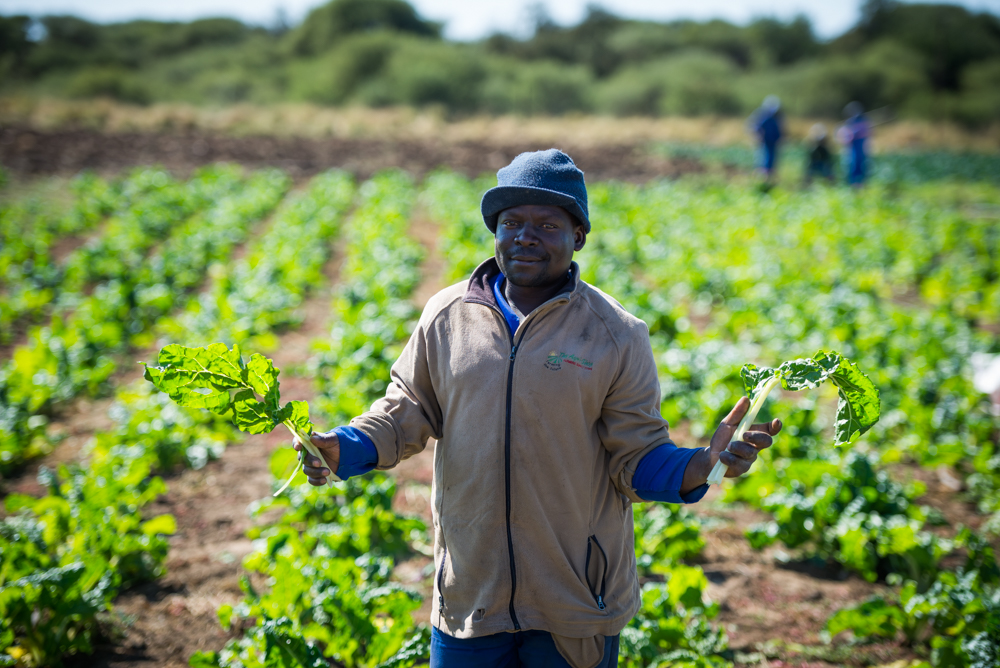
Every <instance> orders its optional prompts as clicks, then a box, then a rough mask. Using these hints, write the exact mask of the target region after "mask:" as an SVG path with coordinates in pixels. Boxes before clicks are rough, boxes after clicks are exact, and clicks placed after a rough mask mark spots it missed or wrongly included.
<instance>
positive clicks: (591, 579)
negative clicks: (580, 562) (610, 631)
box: [584, 536, 608, 610]
mask: <svg viewBox="0 0 1000 668" xmlns="http://www.w3.org/2000/svg"><path fill="white" fill-rule="evenodd" d="M584 570H585V572H586V577H587V586H588V587H589V588H590V594H591V596H593V597H594V602H595V603H597V609H598V610H604V609H605V608H606V607H607V605H606V604H605V603H604V594H605V589H606V587H607V582H608V555H607V554H606V553H605V552H604V548H603V547H601V544H600V543H599V542H597V536H591V537H590V538H588V539H587V565H586V568H585V569H584Z"/></svg>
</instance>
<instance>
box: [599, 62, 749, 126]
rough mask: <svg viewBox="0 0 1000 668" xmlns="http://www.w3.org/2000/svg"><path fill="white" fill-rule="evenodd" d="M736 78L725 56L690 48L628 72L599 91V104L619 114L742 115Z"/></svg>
mask: <svg viewBox="0 0 1000 668" xmlns="http://www.w3.org/2000/svg"><path fill="white" fill-rule="evenodd" d="M737 76H738V70H737V68H736V66H735V65H733V63H732V62H731V61H730V60H728V59H726V58H725V57H723V56H720V55H718V54H715V53H711V52H709V51H704V50H698V49H688V50H684V51H680V52H678V53H676V54H674V55H671V56H667V57H666V58H663V59H660V60H657V61H654V62H651V63H646V64H643V65H640V66H636V67H631V68H628V69H625V70H623V71H622V72H621V73H619V74H617V75H615V76H614V77H612V78H611V79H609V80H608V81H607V82H606V83H605V84H603V85H602V86H600V87H599V88H598V91H597V93H596V100H597V101H596V104H597V107H598V109H600V110H601V111H605V112H609V113H613V114H618V115H631V114H649V115H655V114H671V115H682V116H696V115H699V114H722V115H730V114H737V113H743V112H744V111H746V109H745V107H744V105H743V103H742V102H741V101H740V99H739V97H738V96H737V94H736V92H735V86H734V84H735V83H736V79H737Z"/></svg>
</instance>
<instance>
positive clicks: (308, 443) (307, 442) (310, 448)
mask: <svg viewBox="0 0 1000 668" xmlns="http://www.w3.org/2000/svg"><path fill="white" fill-rule="evenodd" d="M281 424H283V425H285V426H286V427H288V431H290V432H292V435H293V436H298V437H299V440H300V441H302V447H304V448H305V449H306V452H308V453H309V454H310V455H313V456H314V457H319V461H320V463H321V464H322V465H323V468H325V469H328V470H329V471H330V477H329V478H327V479H326V486H327V487H333V481H334V480H336V481H337V482H340V478H338V477H337V473H336V471H334V470H333V469H332V468H330V466H329V465H328V464H327V463H326V460H325V459H324V458H323V455H322V453H320V451H319V448H317V447H316V446H315V445H313V442H312V439H310V438H309V434H303V433H302V432H301V431H299V430H298V429H297V428H296V427H295V425H294V424H292V423H291V422H289V421H288V420H286V421H285V422H282V423H281ZM302 459H303V457H302V453H299V462H300V463H299V465H298V466H296V467H295V470H294V471H292V475H291V476H289V478H288V480H286V481H285V484H284V485H282V486H281V489H279V490H278V491H277V492H275V493H274V496H278V495H280V494H281V493H282V492H284V491H285V490H286V489H287V488H288V486H289V485H291V484H292V481H293V480H295V476H297V475H298V474H299V470H300V469H301V468H302V467H303V466H304V464H303V463H301V462H302ZM331 478H332V480H331Z"/></svg>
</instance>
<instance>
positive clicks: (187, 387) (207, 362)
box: [145, 343, 335, 493]
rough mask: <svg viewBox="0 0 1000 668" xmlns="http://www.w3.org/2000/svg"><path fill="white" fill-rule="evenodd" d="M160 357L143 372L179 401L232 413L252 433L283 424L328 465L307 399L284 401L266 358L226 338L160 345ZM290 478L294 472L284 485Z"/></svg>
mask: <svg viewBox="0 0 1000 668" xmlns="http://www.w3.org/2000/svg"><path fill="white" fill-rule="evenodd" d="M157 362H158V364H157V366H149V365H146V374H145V378H146V380H148V381H150V382H151V383H153V385H155V386H156V389H158V390H160V391H161V392H166V393H167V395H169V396H170V398H171V399H173V400H174V401H175V402H176V403H178V404H180V405H181V406H187V407H192V408H206V409H208V410H210V411H213V412H215V413H218V414H219V415H228V416H229V417H230V418H231V419H232V421H233V424H234V425H236V427H238V428H239V429H240V430H241V431H245V432H247V433H250V434H265V433H268V432H270V431H271V430H273V429H274V428H275V427H276V426H277V425H278V424H284V425H285V426H286V427H287V428H288V430H289V431H291V432H292V434H293V435H295V436H298V437H299V440H300V441H302V443H303V445H304V446H305V449H306V450H307V451H308V452H309V453H310V454H312V455H314V456H316V457H319V459H320V461H321V462H322V464H323V466H324V467H326V468H329V466H327V464H326V461H325V460H324V459H323V455H322V454H321V453H320V452H319V450H318V449H317V448H316V447H315V446H314V445H313V444H312V441H311V440H310V439H309V435H310V434H311V433H312V431H313V425H312V422H310V421H309V405H308V404H307V403H306V402H304V401H290V402H289V403H287V404H286V405H284V406H281V394H280V392H279V389H278V388H279V383H278V369H275V368H274V363H273V362H272V361H271V360H269V359H268V358H266V357H264V356H263V355H260V354H257V353H254V354H253V355H251V356H250V359H249V361H247V362H246V363H244V362H243V357H242V355H241V354H240V349H239V346H233V348H232V350H230V349H229V348H227V347H226V344H224V343H213V344H211V345H209V346H206V347H204V348H188V347H186V346H181V345H177V344H171V345H168V346H166V347H164V348H163V350H161V351H160V354H159V355H158V357H157ZM259 397H263V401H262V400H261V399H260V398H259ZM296 473H298V470H297V469H296ZM292 477H293V478H294V474H293V476H292ZM331 477H334V478H335V476H331ZM290 482H291V478H289V481H288V483H285V487H287V486H288V484H289V483H290ZM285 487H282V488H281V490H279V491H278V493H281V491H283V490H284V489H285Z"/></svg>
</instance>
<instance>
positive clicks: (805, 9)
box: [0, 0, 1000, 40]
mask: <svg viewBox="0 0 1000 668" xmlns="http://www.w3.org/2000/svg"><path fill="white" fill-rule="evenodd" d="M324 1H325V0H169V2H159V3H153V2H149V1H148V0H146V1H144V2H139V1H137V0H0V14H7V15H9V14H29V15H32V16H41V15H45V14H73V15H76V16H80V17H82V18H86V19H89V20H92V21H98V22H115V21H127V20H131V19H138V18H144V19H157V20H166V21H189V20H191V19H195V18H204V17H209V16H229V17H233V18H238V19H241V20H242V21H244V22H246V23H252V24H257V25H265V26H271V25H274V24H275V23H276V22H277V18H278V16H279V15H282V16H284V17H285V19H286V21H287V22H288V23H290V24H295V23H298V22H299V21H301V20H302V19H303V18H304V17H305V15H306V14H307V13H308V12H309V10H310V9H312V8H313V7H316V6H318V5H320V4H323V3H324ZM592 2H593V0H545V1H544V2H542V3H541V4H543V5H544V6H545V8H546V9H547V11H548V13H549V15H550V16H551V17H552V18H553V19H554V20H555V22H556V23H560V24H563V25H570V24H574V23H577V22H578V21H579V20H580V19H581V18H582V17H583V16H584V14H585V13H586V7H587V5H588V4H591V3H592ZM411 3H412V4H413V5H414V6H415V7H416V8H417V11H418V12H419V13H420V14H421V15H422V16H423V17H424V18H428V19H432V20H435V21H440V22H442V23H444V25H445V36H446V37H448V38H449V39H456V40H475V39H479V38H481V37H485V36H487V35H489V34H492V33H494V32H508V33H513V34H516V35H525V34H526V33H527V32H528V30H529V26H530V25H531V19H530V16H531V15H532V13H531V9H530V8H531V6H532V5H534V4H537V3H536V2H535V1H533V0H411ZM597 4H600V5H601V6H602V7H604V8H605V9H607V10H609V11H611V12H612V13H615V14H618V15H620V16H625V17H630V18H643V19H651V20H658V21H669V20H676V19H695V20H706V19H711V18H722V19H726V20H729V21H732V22H734V23H740V24H742V23H746V22H748V21H750V20H752V19H754V18H757V17H761V16H767V17H776V18H780V19H789V18H792V17H794V16H795V15H797V14H805V15H806V16H808V17H809V18H810V19H811V20H812V23H813V28H814V29H815V31H816V33H817V34H818V35H819V36H820V37H822V38H830V37H834V36H836V35H839V34H841V33H843V32H844V31H845V30H847V29H848V28H850V27H851V26H852V25H853V24H854V22H855V21H856V20H857V17H858V7H859V6H860V0H697V1H696V2H692V0H603V1H602V2H598V3H597ZM952 4H960V5H964V6H966V7H968V8H969V9H971V10H974V11H989V12H993V13H996V14H1000V0H957V1H955V2H953V3H952Z"/></svg>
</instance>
